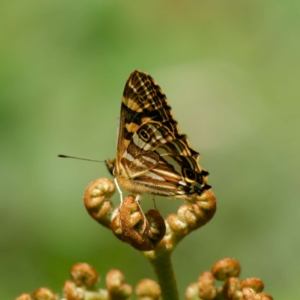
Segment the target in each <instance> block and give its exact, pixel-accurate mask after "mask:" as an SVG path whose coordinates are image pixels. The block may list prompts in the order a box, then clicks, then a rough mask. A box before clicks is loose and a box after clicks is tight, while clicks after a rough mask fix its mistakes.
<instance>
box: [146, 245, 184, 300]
mask: <svg viewBox="0 0 300 300" xmlns="http://www.w3.org/2000/svg"><path fill="white" fill-rule="evenodd" d="M153 254H154V255H149V256H148V255H147V254H145V256H146V257H147V258H148V259H149V260H150V262H151V264H152V266H153V268H154V272H155V274H156V276H157V279H158V283H159V285H160V288H161V296H162V299H163V300H168V299H172V300H179V296H178V289H177V283H176V279H175V276H174V271H173V265H172V261H171V252H169V251H167V250H166V249H163V248H160V249H159V251H157V249H156V250H155V252H154V253H153Z"/></svg>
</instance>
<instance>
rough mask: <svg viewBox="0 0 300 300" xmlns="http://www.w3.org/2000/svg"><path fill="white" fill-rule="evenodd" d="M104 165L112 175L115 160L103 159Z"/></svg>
mask: <svg viewBox="0 0 300 300" xmlns="http://www.w3.org/2000/svg"><path fill="white" fill-rule="evenodd" d="M105 164H106V167H107V169H108V171H109V173H110V174H111V175H112V176H114V172H115V165H116V160H115V159H107V160H106V161H105Z"/></svg>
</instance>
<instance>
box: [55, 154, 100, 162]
mask: <svg viewBox="0 0 300 300" xmlns="http://www.w3.org/2000/svg"><path fill="white" fill-rule="evenodd" d="M57 156H58V157H62V158H73V159H80V160H87V161H93V162H104V161H101V160H96V159H89V158H81V157H76V156H69V155H63V154H58V155H57Z"/></svg>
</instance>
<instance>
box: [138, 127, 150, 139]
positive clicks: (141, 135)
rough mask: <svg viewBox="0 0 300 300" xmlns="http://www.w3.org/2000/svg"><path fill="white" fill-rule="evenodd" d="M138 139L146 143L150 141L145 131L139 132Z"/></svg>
mask: <svg viewBox="0 0 300 300" xmlns="http://www.w3.org/2000/svg"><path fill="white" fill-rule="evenodd" d="M139 137H140V138H141V139H142V140H143V141H145V142H148V141H149V139H150V135H149V133H148V132H147V131H146V130H145V129H142V130H141V131H140V132H139Z"/></svg>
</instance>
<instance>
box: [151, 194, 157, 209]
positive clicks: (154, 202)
mask: <svg viewBox="0 0 300 300" xmlns="http://www.w3.org/2000/svg"><path fill="white" fill-rule="evenodd" d="M152 201H153V205H154V208H155V209H156V210H158V209H157V207H156V201H155V195H153V198H152Z"/></svg>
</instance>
